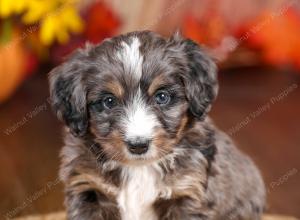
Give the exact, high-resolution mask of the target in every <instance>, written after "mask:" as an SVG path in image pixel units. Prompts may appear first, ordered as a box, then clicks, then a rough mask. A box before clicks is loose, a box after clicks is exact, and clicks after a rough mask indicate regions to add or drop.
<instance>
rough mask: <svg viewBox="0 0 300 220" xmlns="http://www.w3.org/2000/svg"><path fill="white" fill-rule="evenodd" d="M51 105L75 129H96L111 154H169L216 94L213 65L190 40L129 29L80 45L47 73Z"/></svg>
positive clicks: (132, 157) (126, 157)
mask: <svg viewBox="0 0 300 220" xmlns="http://www.w3.org/2000/svg"><path fill="white" fill-rule="evenodd" d="M50 92H51V98H52V101H53V106H54V109H55V110H56V112H57V114H58V116H59V118H61V119H62V120H63V121H64V122H65V123H66V125H67V126H68V127H69V128H70V130H71V132H72V133H73V135H75V136H79V137H81V138H85V136H86V134H88V133H89V134H93V137H94V141H95V142H97V143H99V144H100V146H101V147H102V150H103V153H104V154H105V155H106V156H107V157H108V158H110V159H111V160H115V161H119V162H122V163H126V164H130V163H147V162H150V161H153V160H158V159H160V158H162V157H164V156H165V155H167V154H169V153H171V152H172V151H173V149H174V147H176V145H177V144H178V142H179V141H180V140H181V139H182V137H183V136H184V132H185V130H186V128H187V127H188V124H189V123H192V122H193V121H194V120H203V118H204V117H205V113H206V112H207V111H208V110H209V108H210V104H211V102H212V101H213V99H214V98H215V96H216V92H217V82H216V73H215V66H214V64H213V63H212V62H211V61H210V59H208V58H207V56H205V55H204V54H203V52H202V51H201V49H200V48H199V47H198V46H197V45H196V44H195V43H193V42H192V41H190V40H183V39H181V38H180V37H178V36H175V37H172V38H171V39H168V40H165V39H163V38H161V37H159V36H158V35H156V34H153V33H151V32H134V33H129V34H127V35H122V36H119V37H115V38H112V39H109V40H106V41H104V42H103V43H102V44H100V45H98V46H95V47H91V46H87V47H86V49H84V50H79V51H78V52H77V53H75V54H74V55H73V56H72V57H71V58H70V59H69V60H68V61H67V62H66V63H64V64H63V65H61V66H60V67H57V68H56V69H54V70H53V71H52V73H51V75H50Z"/></svg>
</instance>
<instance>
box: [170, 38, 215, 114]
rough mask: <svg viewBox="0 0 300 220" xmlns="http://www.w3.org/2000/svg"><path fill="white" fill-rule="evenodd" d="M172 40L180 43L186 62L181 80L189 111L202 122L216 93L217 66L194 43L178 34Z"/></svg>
mask: <svg viewBox="0 0 300 220" xmlns="http://www.w3.org/2000/svg"><path fill="white" fill-rule="evenodd" d="M173 40H175V41H177V42H178V41H179V42H180V43H179V44H180V48H181V50H183V52H184V54H185V57H186V60H187V66H188V70H187V72H184V73H183V74H182V75H183V77H182V78H183V82H184V86H185V93H186V98H187V100H188V102H189V109H190V111H191V113H192V114H193V115H194V116H195V117H197V118H198V119H200V120H203V119H204V118H205V116H206V113H207V112H208V111H209V110H210V108H211V104H212V102H213V101H214V100H215V98H216V96H217V93H218V80H217V66H216V64H215V63H214V62H213V61H212V59H211V58H210V57H209V56H208V55H207V54H206V53H205V51H204V50H203V49H202V48H201V47H200V46H199V45H198V44H197V43H195V42H194V41H192V40H190V39H183V38H182V37H181V36H180V35H179V34H178V33H177V34H176V35H175V36H173Z"/></svg>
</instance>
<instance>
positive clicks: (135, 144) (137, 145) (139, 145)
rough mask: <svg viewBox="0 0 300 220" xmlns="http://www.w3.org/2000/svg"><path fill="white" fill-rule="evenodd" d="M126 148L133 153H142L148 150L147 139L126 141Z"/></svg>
mask: <svg viewBox="0 0 300 220" xmlns="http://www.w3.org/2000/svg"><path fill="white" fill-rule="evenodd" d="M126 143H127V146H128V150H129V151H130V152H131V153H133V154H144V153H146V152H147V151H148V148H149V141H144V140H143V141H142V140H138V141H126Z"/></svg>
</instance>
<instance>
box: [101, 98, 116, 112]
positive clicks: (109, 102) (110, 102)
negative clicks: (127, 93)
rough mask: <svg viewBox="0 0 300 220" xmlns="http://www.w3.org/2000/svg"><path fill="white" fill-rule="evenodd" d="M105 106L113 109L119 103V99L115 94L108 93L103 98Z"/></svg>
mask: <svg viewBox="0 0 300 220" xmlns="http://www.w3.org/2000/svg"><path fill="white" fill-rule="evenodd" d="M102 103H103V107H104V108H106V109H112V108H113V107H115V106H116V105H117V99H116V97H114V96H113V95H107V96H106V97H104V98H103V99H102Z"/></svg>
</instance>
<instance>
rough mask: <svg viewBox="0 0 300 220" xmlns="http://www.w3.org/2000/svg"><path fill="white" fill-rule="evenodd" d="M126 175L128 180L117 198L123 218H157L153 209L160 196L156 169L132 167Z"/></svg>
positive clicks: (130, 219)
mask: <svg viewBox="0 0 300 220" xmlns="http://www.w3.org/2000/svg"><path fill="white" fill-rule="evenodd" d="M124 176H125V178H127V181H126V183H124V186H123V187H122V189H121V191H120V194H119V196H118V198H117V201H118V205H119V207H120V210H121V215H122V220H156V219H157V217H156V215H155V213H154V210H153V209H152V205H153V203H154V201H155V200H156V199H157V197H158V196H159V189H158V188H159V187H158V186H157V174H156V173H155V171H154V170H153V169H151V168H150V167H147V166H143V167H132V168H128V169H127V170H126V173H125V172H124Z"/></svg>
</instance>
